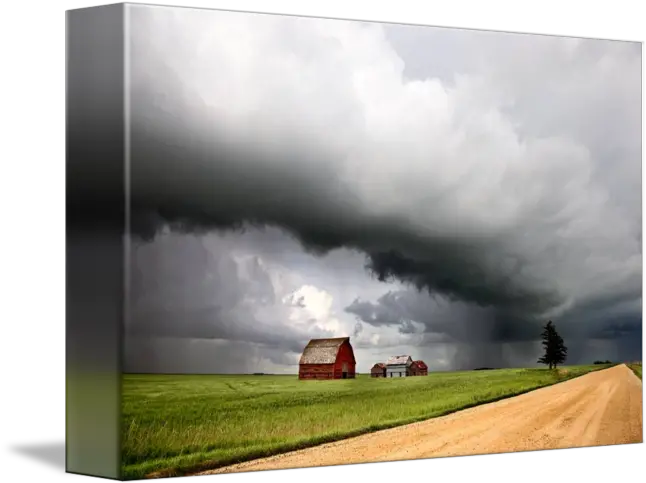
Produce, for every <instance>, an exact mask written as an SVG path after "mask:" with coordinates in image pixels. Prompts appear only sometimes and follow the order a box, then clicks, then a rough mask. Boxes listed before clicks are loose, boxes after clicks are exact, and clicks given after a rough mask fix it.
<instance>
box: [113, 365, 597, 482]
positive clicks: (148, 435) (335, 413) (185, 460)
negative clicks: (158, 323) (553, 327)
mask: <svg viewBox="0 0 646 483" xmlns="http://www.w3.org/2000/svg"><path fill="white" fill-rule="evenodd" d="M606 367H608V366H599V365H594V366H592V365H591V366H570V367H565V368H564V369H559V370H558V371H549V370H547V369H503V370H484V371H469V372H444V373H433V374H429V376H426V377H409V378H402V379H372V378H370V377H369V376H368V375H359V376H358V377H357V379H354V380H352V379H350V380H335V381H299V380H298V379H297V377H296V376H269V375H265V376H252V375H248V376H247V375H241V376H227V375H214V376H211V375H194V376H192V375H177V376H176V375H124V380H123V428H122V432H123V447H122V452H123V465H124V466H123V477H124V478H126V479H138V478H143V477H144V476H145V475H146V474H149V473H151V472H156V471H163V474H164V475H165V476H175V475H181V474H184V473H186V472H191V471H195V470H201V469H209V468H216V467H219V466H223V465H226V464H231V463H235V462H239V461H244V460H249V459H253V458H258V457H262V456H268V455H271V454H276V453H281V452H285V451H290V450H294V449H298V448H303V447H307V446H312V445H315V444H320V443H324V442H329V441H333V440H338V439H342V438H345V437H349V436H353V435H358V434H362V433H366V432H369V431H374V430H378V429H383V428H387V427H392V426H397V425H401V424H406V423H410V422H414V421H419V420H423V419H428V418H431V417H435V416H439V415H442V414H447V413H449V412H453V411H456V410H458V409H463V408H466V407H470V406H474V405H477V404H481V403H484V402H489V401H495V400H498V399H502V398H505V397H509V396H513V395H516V394H520V393H523V392H527V391H530V390H532V389H536V388H538V387H542V386H547V385H550V384H554V383H557V382H561V381H563V380H566V379H570V378H572V377H576V376H580V375H582V374H585V373H586V372H590V371H593V370H599V369H604V368H606Z"/></svg>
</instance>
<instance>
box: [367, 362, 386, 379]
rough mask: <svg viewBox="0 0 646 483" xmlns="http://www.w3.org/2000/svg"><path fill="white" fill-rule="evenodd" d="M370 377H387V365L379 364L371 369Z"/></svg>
mask: <svg viewBox="0 0 646 483" xmlns="http://www.w3.org/2000/svg"><path fill="white" fill-rule="evenodd" d="M370 377H386V364H384V363H383V362H377V363H376V364H375V365H374V366H372V369H370Z"/></svg>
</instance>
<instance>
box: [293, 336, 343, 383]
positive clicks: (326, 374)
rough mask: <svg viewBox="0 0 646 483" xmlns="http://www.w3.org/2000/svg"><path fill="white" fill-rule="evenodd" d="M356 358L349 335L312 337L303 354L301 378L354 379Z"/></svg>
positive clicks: (299, 368)
mask: <svg viewBox="0 0 646 483" xmlns="http://www.w3.org/2000/svg"><path fill="white" fill-rule="evenodd" d="M355 366H356V360H355V359H354V350H353V349H352V346H351V345H350V338H349V337H339V338H336V339H312V340H311V341H310V342H309V343H308V344H307V346H306V347H305V350H304V351H303V355H301V360H300V363H299V367H298V378H299V379H354V377H355Z"/></svg>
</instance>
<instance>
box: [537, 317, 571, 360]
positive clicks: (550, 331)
mask: <svg viewBox="0 0 646 483" xmlns="http://www.w3.org/2000/svg"><path fill="white" fill-rule="evenodd" d="M541 338H542V339H543V342H542V344H543V347H544V349H545V354H544V355H543V357H541V358H540V359H539V360H538V363H539V364H547V365H549V367H550V369H552V367H554V368H556V365H557V364H562V363H563V362H565V360H566V359H567V347H565V345H564V344H563V339H562V338H561V336H560V335H559V334H558V332H556V327H554V324H553V323H552V321H551V320H550V321H549V322H547V324H545V327H544V328H543V333H542V334H541Z"/></svg>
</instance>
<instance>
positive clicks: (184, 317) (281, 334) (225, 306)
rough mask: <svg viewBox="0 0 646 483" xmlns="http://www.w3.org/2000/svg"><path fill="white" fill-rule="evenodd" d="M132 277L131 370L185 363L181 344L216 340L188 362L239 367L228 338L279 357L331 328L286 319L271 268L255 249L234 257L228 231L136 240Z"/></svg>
mask: <svg viewBox="0 0 646 483" xmlns="http://www.w3.org/2000/svg"><path fill="white" fill-rule="evenodd" d="M130 280H131V285H130V287H131V288H130V291H129V300H130V303H129V305H130V310H129V316H128V318H127V324H126V333H125V337H126V346H127V347H129V349H128V350H127V351H126V366H127V367H128V368H129V370H131V371H143V372H146V371H153V369H152V368H157V369H155V370H154V371H153V372H164V371H165V369H163V368H168V367H170V366H172V361H177V363H178V364H179V365H178V366H177V367H178V368H182V367H184V364H185V363H184V362H183V361H182V358H183V356H180V352H181V351H183V350H188V348H189V347H192V345H191V344H197V342H195V341H197V340H202V341H205V340H206V341H208V340H211V341H212V342H213V345H212V347H213V348H214V349H213V350H212V351H211V352H209V351H207V350H206V349H204V350H203V351H202V352H200V351H198V352H195V353H193V354H192V355H191V356H190V361H191V362H190V364H196V365H198V366H199V361H200V357H202V362H203V367H205V368H209V367H210V368H212V367H213V365H214V364H216V366H217V367H218V370H219V371H220V372H230V370H233V371H234V372H235V368H236V364H238V362H235V361H233V360H232V359H231V358H228V357H224V355H223V354H225V353H226V350H228V349H226V350H225V349H222V342H223V341H226V342H229V343H231V344H238V345H240V344H242V345H245V347H247V348H248V350H250V349H249V347H250V346H253V348H254V350H256V351H258V350H262V354H259V356H260V355H263V356H266V357H268V358H269V359H270V360H273V361H278V359H279V357H278V354H282V356H281V357H283V358H287V359H289V360H291V356H290V355H289V354H300V352H301V351H302V349H303V347H304V346H305V344H306V343H307V341H308V340H309V339H310V338H312V337H316V336H318V337H326V336H330V335H331V334H330V333H326V332H325V331H323V330H320V329H315V328H314V327H310V328H308V329H307V330H305V329H299V328H298V327H294V326H288V325H286V322H287V320H288V318H289V312H288V310H289V305H288V304H285V305H281V304H279V303H278V304H277V302H278V301H277V300H276V291H275V288H274V286H273V283H272V280H271V279H270V276H269V273H268V272H267V270H266V269H265V268H264V267H263V265H262V264H261V262H260V261H259V259H258V257H247V258H245V259H236V258H235V256H234V255H233V247H232V245H231V240H228V239H222V238H217V237H211V238H209V239H208V240H206V239H204V238H201V237H197V236H185V235H175V234H163V235H160V236H158V238H157V239H156V240H155V242H154V243H145V244H141V245H137V246H135V247H134V250H133V251H132V257H131V263H130ZM146 340H150V341H152V342H149V343H148V342H145V341H146ZM164 347H166V348H169V347H177V351H180V352H177V351H175V350H174V349H173V350H170V351H169V350H167V349H164ZM199 347H204V348H206V347H209V346H208V345H200V346H199ZM160 351H162V352H160ZM223 351H224V352H223ZM164 353H165V354H166V355H164ZM270 356H271V357H270ZM160 358H161V359H164V358H165V359H166V361H165V362H159V361H160ZM287 359H285V360H287ZM218 361H219V362H218ZM229 362H230V364H229ZM191 367H192V366H191ZM245 367H246V366H245ZM177 370H179V371H180V372H182V371H184V369H177ZM205 370H206V371H207V372H208V369H205ZM166 372H167V370H166Z"/></svg>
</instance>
